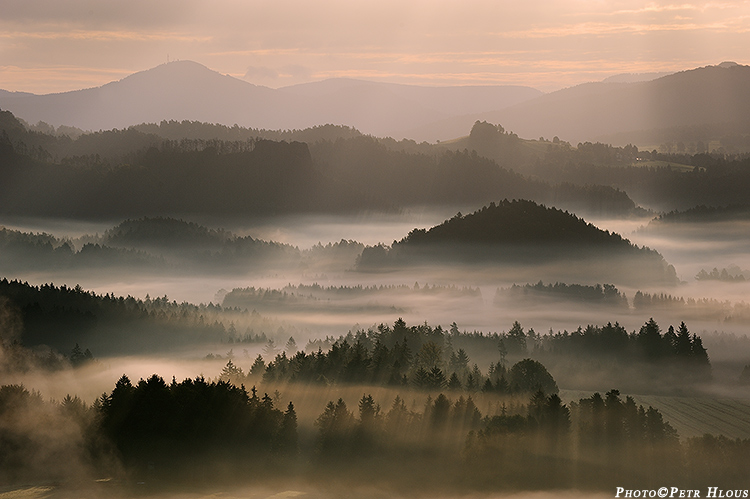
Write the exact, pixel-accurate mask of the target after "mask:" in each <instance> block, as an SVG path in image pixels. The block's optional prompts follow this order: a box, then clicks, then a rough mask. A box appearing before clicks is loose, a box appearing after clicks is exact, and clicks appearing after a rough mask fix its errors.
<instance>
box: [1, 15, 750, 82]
mask: <svg viewBox="0 0 750 499" xmlns="http://www.w3.org/2000/svg"><path fill="white" fill-rule="evenodd" d="M168 57H169V58H170V59H189V60H193V61H196V62H200V63H202V64H204V65H206V66H208V67H210V68H212V69H215V70H217V71H219V72H221V73H227V74H231V75H233V76H236V77H238V78H244V79H246V80H247V81H250V82H252V83H257V84H262V85H267V86H271V87H279V86H284V85H289V84H294V83H300V82H305V81H311V80H318V79H324V78H330V77H342V76H343V77H353V78H362V79H370V80H380V81H390V82H399V83H414V84H426V85H458V84H497V83H500V84H502V83H510V84H524V85H530V86H533V87H536V88H539V89H541V90H553V89H557V88H561V87H565V86H570V85H573V84H576V83H581V82H584V81H592V80H601V79H603V78H605V77H607V76H610V75H613V74H618V73H636V72H638V73H641V72H661V71H677V70H681V69H689V68H693V67H698V66H705V65H708V64H718V63H720V62H722V61H725V60H733V61H736V62H738V63H740V64H747V63H750V1H716V2H703V1H700V2H699V1H693V2H690V1H688V2H680V0H677V1H676V2H673V3H672V2H665V1H655V2H653V1H633V0H612V1H608V0H565V1H563V0H560V1H556V0H546V1H542V0H524V1H521V2H519V1H518V0H512V1H506V0H461V1H455V0H454V1H440V0H423V1H412V0H398V1H393V0H375V1H358V0H346V1H337V0H316V1H310V0H300V1H295V0H272V1H265V0H258V1H252V0H213V1H210V2H209V1H202V0H201V1H199V0H159V1H153V0H128V1H116V0H0V89H6V90H22V91H30V92H35V93H49V92H59V91H66V90H72V89H78V88H85V87H91V86H98V85H102V84H104V83H107V82H109V81H112V80H117V79H120V78H123V77H124V76H127V75H128V74H130V73H133V72H136V71H141V70H145V69H148V68H151V67H154V66H156V65H158V64H161V63H163V62H166V61H167V58H168Z"/></svg>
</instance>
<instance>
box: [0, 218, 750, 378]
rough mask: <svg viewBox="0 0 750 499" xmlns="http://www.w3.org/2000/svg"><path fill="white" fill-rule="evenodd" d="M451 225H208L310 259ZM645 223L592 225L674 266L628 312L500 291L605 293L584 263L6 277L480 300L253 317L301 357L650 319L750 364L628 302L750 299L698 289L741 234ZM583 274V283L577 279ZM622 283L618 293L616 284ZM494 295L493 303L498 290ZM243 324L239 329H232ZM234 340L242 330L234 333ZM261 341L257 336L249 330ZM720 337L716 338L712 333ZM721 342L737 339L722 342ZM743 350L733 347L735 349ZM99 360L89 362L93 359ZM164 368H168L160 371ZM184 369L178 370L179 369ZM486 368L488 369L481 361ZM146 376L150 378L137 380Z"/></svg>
mask: <svg viewBox="0 0 750 499" xmlns="http://www.w3.org/2000/svg"><path fill="white" fill-rule="evenodd" d="M448 216H450V213H445V212H444V211H429V210H416V211H411V212H407V213H402V214H399V215H373V214H370V215H359V216H352V217H334V218H328V217H315V216H305V217H299V218H296V217H287V218H279V219H271V220H265V221H245V222H243V221H236V220H235V221H232V222H230V223H229V224H227V225H222V224H212V225H209V226H210V227H224V228H227V229H229V230H232V231H234V232H235V233H237V234H239V235H250V236H252V237H256V238H260V239H265V240H275V241H280V242H285V243H289V244H293V245H296V246H297V247H299V248H300V249H308V248H310V247H312V246H313V245H315V244H318V243H322V244H324V245H325V244H326V243H328V242H336V241H339V240H341V239H349V240H357V241H360V242H363V243H365V244H376V243H379V242H382V243H385V244H390V243H391V242H392V241H394V240H397V239H400V238H402V237H403V236H404V235H405V234H407V233H408V232H409V230H411V229H413V228H415V227H430V226H433V225H435V224H437V223H440V222H441V221H443V220H445V218H446V217H448ZM648 221H649V219H648V218H643V219H628V220H622V219H620V220H593V221H592V222H593V223H594V224H595V225H597V226H598V227H600V228H602V229H607V230H610V231H613V232H617V233H619V234H621V235H623V236H624V237H626V238H629V239H630V240H631V241H632V242H634V243H636V244H638V245H646V246H649V247H651V248H653V249H656V250H657V251H659V252H660V253H661V254H662V255H664V257H665V258H666V260H667V261H668V262H669V263H671V264H673V265H674V266H675V268H676V271H677V275H678V276H679V277H680V279H681V280H682V281H683V284H681V285H678V286H663V287H659V286H646V287H642V286H627V285H622V284H619V285H618V286H617V287H618V289H619V291H620V292H622V293H624V294H625V296H626V297H627V299H628V301H629V303H630V307H629V308H612V307H606V306H594V305H591V304H589V303H571V302H569V301H551V300H541V299H540V300H536V301H532V300H527V301H525V302H522V303H519V302H518V301H517V300H513V299H510V298H506V297H505V296H504V295H503V294H502V290H504V289H506V288H508V287H510V286H512V285H513V284H519V285H523V284H526V283H532V284H533V283H536V282H538V281H540V280H543V281H544V282H545V284H553V283H554V282H556V281H560V282H565V283H567V284H586V285H594V284H605V283H608V281H607V280H604V279H597V274H596V272H593V273H592V272H591V271H592V268H590V265H584V266H582V267H575V266H572V265H548V266H535V267H512V268H508V267H504V268H501V269H498V270H493V271H489V270H488V269H487V268H486V267H477V268H472V267H458V266H451V267H447V266H430V267H426V266H425V267H420V268H418V269H407V270H400V271H392V272H384V273H365V272H357V271H354V269H353V265H352V264H353V262H344V263H342V265H341V267H340V268H339V269H338V270H337V271H330V269H329V271H327V272H316V271H315V270H314V269H313V270H312V271H311V270H310V269H301V268H291V269H283V270H277V269H263V268H260V269H248V273H247V274H241V273H237V274H236V275H230V276H227V275H221V276H213V275H195V276H191V275H188V276H185V275H175V276H169V275H168V276H163V275H153V274H151V273H138V272H119V273H111V274H110V273H108V272H106V271H97V272H87V273H81V272H77V271H55V272H18V273H15V274H13V273H8V274H6V275H5V277H8V278H18V279H21V280H23V281H28V282H30V283H31V284H44V283H48V282H54V283H55V284H58V285H60V284H66V285H68V286H74V285H75V284H80V285H81V286H82V287H83V288H84V289H86V290H91V291H94V292H96V293H100V294H105V293H113V294H115V295H122V296H128V295H130V296H134V297H136V298H145V297H146V296H147V295H148V296H151V297H161V296H165V295H166V296H168V297H169V299H170V300H175V301H177V302H178V303H179V302H183V301H187V302H191V303H208V302H213V303H221V301H222V299H223V297H224V295H225V294H226V292H228V291H231V290H232V289H235V288H247V287H254V288H256V289H257V288H268V289H273V290H279V289H282V288H284V287H285V286H287V285H291V286H297V285H300V284H306V285H311V284H319V285H320V286H323V287H327V286H348V287H356V286H360V285H361V286H404V285H406V286H409V287H415V284H416V285H417V287H419V288H424V286H425V285H427V286H444V287H445V286H458V287H464V286H466V287H470V288H476V289H478V290H479V292H480V295H479V296H475V297H468V298H467V297H461V298H455V297H453V298H450V299H446V297H445V295H441V294H440V293H436V294H433V295H430V294H425V293H422V294H420V293H418V292H414V293H411V294H408V295H406V296H405V295H403V294H393V293H391V292H390V291H388V290H385V291H383V292H382V293H378V294H376V295H373V296H368V297H365V298H360V299H356V298H354V299H347V298H342V299H341V300H340V301H339V302H336V303H331V306H330V307H327V306H326V304H325V303H322V304H321V306H320V307H319V308H317V309H314V310H309V309H301V308H299V307H294V306H290V307H289V308H288V309H274V310H262V309H259V310H258V312H260V313H261V314H263V315H264V316H269V317H271V318H273V319H275V320H277V321H278V322H279V323H280V324H286V325H289V326H290V327H291V329H292V330H294V331H295V333H294V334H295V335H296V336H295V340H296V342H297V344H298V345H299V346H300V347H303V346H304V345H305V344H306V343H307V340H309V339H314V338H322V337H325V336H329V335H330V336H335V337H338V336H339V335H343V334H346V333H347V332H348V331H350V330H352V331H354V330H356V329H358V328H368V327H372V326H375V325H377V324H381V323H386V324H392V323H393V321H394V320H395V319H397V318H398V317H402V318H403V319H404V320H405V321H406V322H407V324H410V325H411V324H418V323H424V322H427V323H429V324H430V325H432V326H436V325H442V326H443V327H444V328H447V327H448V326H449V325H450V324H451V323H453V322H456V323H457V324H458V326H459V329H460V330H462V331H474V330H476V331H482V332H485V333H490V332H504V331H507V330H508V329H509V328H510V327H511V325H512V324H513V322H514V321H519V322H521V324H522V325H523V327H524V328H525V329H526V330H528V329H529V328H533V329H534V330H535V331H537V332H538V333H546V332H549V331H550V330H551V331H553V332H558V331H563V330H567V331H574V330H575V329H576V328H578V327H579V326H583V327H585V326H586V325H588V324H598V325H602V324H606V323H607V322H613V323H614V322H615V321H617V322H619V323H620V324H622V325H623V326H624V327H625V328H626V329H627V330H628V331H631V332H632V331H637V330H638V328H640V326H642V325H643V324H644V323H645V321H647V320H648V319H649V318H650V317H653V318H654V319H655V320H656V321H657V323H658V324H659V325H660V326H661V328H662V330H666V329H667V327H668V326H669V325H674V326H675V327H677V326H678V325H679V322H680V321H683V320H684V321H685V322H686V323H687V324H688V327H689V328H690V331H691V332H693V333H697V334H700V335H701V336H703V338H704V344H705V345H706V346H707V348H708V349H709V355H710V356H711V360H712V363H714V367H715V369H719V371H721V369H722V366H721V362H723V361H726V362H728V363H730V364H731V365H730V367H727V369H728V371H727V373H726V376H727V377H730V378H731V377H732V376H735V377H736V376H737V375H738V373H737V374H733V373H734V372H735V371H736V370H737V369H738V368H740V369H741V367H742V365H744V363H748V360H750V348H746V347H747V346H748V345H747V341H744V342H743V341H741V340H742V339H743V338H745V335H746V326H747V324H746V322H743V321H735V322H727V321H726V320H723V319H716V318H714V317H711V318H708V317H701V315H700V313H686V311H685V310H674V309H669V308H655V309H652V310H646V311H643V310H635V309H633V297H634V295H635V293H636V292H637V291H642V292H647V293H656V294H659V293H665V294H669V295H672V296H676V297H684V298H695V299H703V298H710V299H714V300H717V301H719V302H724V301H729V302H731V303H740V302H743V301H744V300H745V299H746V298H745V297H746V296H747V293H748V291H750V281H747V282H744V283H727V282H720V281H698V280H696V279H695V275H696V274H697V272H699V271H700V270H701V269H705V270H711V269H712V268H714V267H716V268H719V269H721V268H725V267H727V266H729V265H736V266H737V267H739V268H741V269H749V268H750V252H747V251H746V249H747V246H748V238H747V237H746V236H744V235H745V234H748V233H750V232H748V231H747V230H745V229H746V228H747V227H745V226H741V225H739V224H712V225H711V226H710V230H706V227H705V226H704V225H700V226H698V225H693V226H690V225H687V224H681V225H680V226H679V227H675V228H672V227H668V228H667V229H662V230H660V231H655V230H639V228H641V227H643V226H646V225H647V224H648ZM2 222H4V223H6V224H7V226H13V227H17V228H19V229H20V230H33V231H37V232H39V231H46V232H49V233H52V234H54V235H55V236H58V237H61V236H68V237H76V236H80V235H81V234H82V233H91V232H90V231H91V229H94V231H95V232H99V233H101V232H103V231H104V230H106V229H107V228H110V227H111V225H109V226H104V225H97V226H93V225H86V224H84V225H81V224H78V223H71V224H70V225H68V224H66V223H65V222H62V221H49V225H48V226H45V225H44V222H45V221H43V220H28V219H17V220H2ZM583 271H586V272H588V273H589V275H588V277H587V278H585V279H582V278H581V276H582V275H583V273H582V272H583ZM616 284H617V283H616ZM498 289H501V293H500V294H499V295H498V299H496V292H497V290H498ZM238 326H239V325H238ZM238 330H239V328H238ZM256 332H258V331H256ZM263 332H264V333H266V334H267V335H268V336H269V337H272V338H274V339H275V340H276V341H277V344H279V343H282V344H283V342H285V341H286V339H287V337H284V338H281V337H279V338H276V337H275V335H276V332H275V331H263ZM714 333H716V334H714ZM724 333H728V334H730V335H735V336H734V337H733V336H727V335H726V334H724ZM738 347H740V348H738ZM94 353H95V354H96V352H94ZM160 362H163V360H162V361H160ZM175 362H178V363H179V362H180V361H175ZM486 362H490V360H487V361H486ZM144 375H145V374H144Z"/></svg>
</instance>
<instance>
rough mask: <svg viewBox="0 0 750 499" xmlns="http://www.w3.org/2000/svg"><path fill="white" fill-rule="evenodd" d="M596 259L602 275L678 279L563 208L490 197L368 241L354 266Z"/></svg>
mask: <svg viewBox="0 0 750 499" xmlns="http://www.w3.org/2000/svg"><path fill="white" fill-rule="evenodd" d="M596 258H598V259H601V260H608V261H610V262H611V263H610V265H609V267H610V269H609V270H610V274H609V276H607V275H603V277H611V276H613V275H615V273H616V270H617V269H616V267H617V265H620V266H623V267H629V268H630V271H631V277H632V276H634V275H636V274H637V273H640V274H639V275H640V276H641V277H642V278H644V279H647V280H651V281H652V282H653V281H657V282H661V283H667V284H668V283H673V284H674V283H676V282H677V277H676V274H675V270H674V267H672V266H671V265H669V264H668V263H667V262H666V261H665V260H664V258H663V257H662V256H661V255H660V254H659V253H658V252H656V251H654V250H651V249H648V248H640V247H637V246H635V245H633V244H632V243H630V241H628V240H627V239H623V238H622V237H621V236H620V235H619V234H615V233H610V232H609V231H603V230H601V229H598V228H596V227H594V226H593V225H591V224H590V223H586V222H585V221H584V220H583V219H580V218H578V217H576V216H575V215H572V214H570V213H568V212H563V211H561V210H558V209H555V208H547V207H545V206H542V205H538V204H536V203H534V202H532V201H526V200H513V201H508V200H504V201H501V202H499V203H497V204H496V203H494V202H493V203H490V204H489V205H488V206H485V207H483V208H481V209H480V210H477V211H475V212H474V213H471V214H469V215H462V214H461V213H460V212H459V213H458V214H456V215H455V216H454V217H453V218H451V219H449V220H446V221H445V222H443V223H442V224H440V225H437V226H434V227H432V228H430V229H414V230H413V231H411V232H410V233H409V234H408V235H407V236H406V237H404V238H403V239H401V240H400V241H395V242H394V243H393V245H392V246H391V247H385V246H383V245H378V246H368V247H366V248H365V249H364V250H363V252H362V255H361V256H360V258H359V260H358V264H357V265H358V268H359V269H360V270H377V269H382V268H390V267H394V266H399V265H409V264H411V265H414V264H417V263H420V264H421V263H424V262H429V261H430V260H433V261H454V262H462V263H468V262H471V263H475V262H483V263H491V262H512V263H520V264H523V263H540V262H545V261H565V260H568V261H575V260H584V259H589V261H590V260H592V259H596ZM618 258H620V260H619V263H617V264H615V263H614V262H615V261H616V259H618ZM625 258H628V259H631V260H630V261H625V260H624V259H625Z"/></svg>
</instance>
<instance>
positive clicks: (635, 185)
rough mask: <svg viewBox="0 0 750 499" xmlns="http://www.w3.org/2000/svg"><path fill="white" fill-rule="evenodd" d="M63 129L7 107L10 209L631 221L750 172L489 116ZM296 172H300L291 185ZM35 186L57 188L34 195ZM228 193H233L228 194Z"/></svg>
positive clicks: (700, 199) (713, 156)
mask: <svg viewBox="0 0 750 499" xmlns="http://www.w3.org/2000/svg"><path fill="white" fill-rule="evenodd" d="M49 128H50V127H44V126H38V127H28V126H24V124H22V123H21V122H20V121H18V120H17V119H16V118H15V117H14V116H13V115H12V114H11V113H9V112H7V111H3V112H2V114H1V115H0V129H1V130H2V138H1V139H0V143H1V145H0V156H1V157H2V162H3V165H4V168H3V172H2V173H3V178H4V179H5V180H6V184H7V181H8V180H9V179H13V182H14V186H16V189H14V191H15V192H7V193H4V194H5V195H4V197H3V198H4V200H5V201H4V203H3V204H2V206H0V209H2V211H3V212H5V213H21V212H23V213H26V214H32V213H33V214H40V215H41V214H46V215H56V216H61V215H65V216H75V217H83V218H87V217H91V213H94V212H96V213H99V215H98V216H100V217H101V216H110V217H122V218H126V217H140V216H144V215H151V216H153V215H155V214H161V215H164V214H183V215H184V214H187V213H194V212H202V213H209V214H214V215H226V214H231V213H234V214H258V215H260V214H264V213H269V211H268V210H269V209H270V208H269V207H268V202H271V204H272V206H273V209H272V212H273V213H289V212H299V211H300V210H305V211H309V210H313V211H318V212H328V213H330V212H342V211H351V210H362V209H377V210H393V209H398V208H399V207H404V206H413V205H425V204H427V205H432V204H436V203H439V204H451V205H467V204H470V205H477V204H486V203H488V202H490V201H496V200H498V199H502V198H505V197H508V198H525V199H531V200H534V201H536V202H538V203H544V204H548V205H553V206H557V207H559V208H563V209H568V210H573V211H576V212H581V213H587V214H597V215H619V216H627V215H632V214H634V213H640V212H641V211H639V210H638V208H637V206H636V202H637V203H640V204H645V205H648V206H652V207H657V208H659V209H664V210H675V209H679V210H685V209H690V208H693V207H695V206H697V205H700V204H703V205H706V206H710V207H721V206H726V205H727V204H733V205H740V204H744V203H745V199H744V196H743V191H742V188H741V186H743V185H745V184H746V183H747V180H748V179H747V175H748V172H749V171H750V168H748V157H747V155H737V154H731V153H728V152H726V151H722V150H714V151H706V150H705V148H704V150H701V151H697V152H694V153H692V154H691V153H687V152H684V151H683V152H657V151H655V150H654V151H639V150H638V148H636V147H634V146H625V147H615V146H611V145H607V144H600V143H590V142H586V143H580V144H578V145H576V146H572V145H571V144H568V143H566V142H564V141H561V140H559V139H557V138H554V139H552V140H547V139H544V138H539V139H538V140H525V139H521V138H519V137H518V136H517V135H515V134H513V133H512V132H509V131H506V130H504V129H503V127H502V126H500V125H493V124H490V123H487V122H477V123H475V125H474V127H473V128H472V129H471V131H470V133H469V135H468V136H467V137H466V138H463V139H460V140H456V141H451V142H443V143H439V144H432V145H431V144H426V143H425V144H417V143H415V142H413V141H407V140H403V141H395V140H393V139H388V138H384V139H378V138H374V137H369V136H364V135H362V134H360V133H359V132H357V131H356V130H354V129H351V128H347V127H337V126H331V125H326V126H320V127H314V128H311V129H307V130H293V131H275V132H274V131H266V130H253V129H243V128H241V127H226V126H223V125H213V124H206V123H198V122H162V123H160V124H158V125H157V124H143V125H139V126H136V127H131V128H129V129H126V130H112V131H101V132H97V133H85V134H77V133H73V134H72V135H74V136H76V138H75V139H72V138H70V137H69V136H68V135H59V134H58V135H52V134H50V132H51V130H50V129H49ZM45 131H46V132H47V133H44V132H45ZM256 149H257V151H256ZM186 173H189V175H186ZM283 175H287V176H289V179H292V178H293V179H294V180H290V182H289V183H288V184H285V183H284V182H281V180H280V179H281V178H282V176H283ZM177 178H180V180H179V181H177V180H176V179H177ZM425 179H429V181H428V182H425ZM540 179H543V180H540ZM32 185H36V186H38V188H40V189H41V190H42V192H43V193H44V195H43V196H38V197H34V196H31V195H30V191H29V189H31V186H32ZM302 185H304V186H308V187H309V189H302V190H300V189H301V186H302ZM116 187H119V188H120V189H119V190H117V189H116ZM178 187H180V188H179V189H178ZM209 187H210V189H209ZM94 189H96V190H97V191H98V192H100V193H103V195H97V194H96V193H95V192H93V190H94ZM216 189H219V191H217V190H216ZM123 192H127V193H128V194H129V195H128V196H124V195H123ZM217 192H222V193H225V194H226V195H224V196H222V199H216V197H215V193H217ZM375 192H388V193H389V194H390V195H389V196H387V197H383V196H377V195H375V194H374V193H375ZM66 193H67V196H66ZM13 194H15V195H13ZM113 196H114V197H113ZM74 197H75V198H76V199H77V200H76V201H75V202H74V201H73V200H72V199H71V198H74ZM438 200H439V201H438ZM634 200H635V202H634ZM135 201H138V203H137V204H136V203H135ZM95 203H98V204H95ZM264 203H265V204H264ZM95 205H96V206H97V210H89V211H88V215H86V213H87V212H86V210H85V208H91V207H93V206H95ZM53 207H54V208H53ZM55 210H57V211H55Z"/></svg>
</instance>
